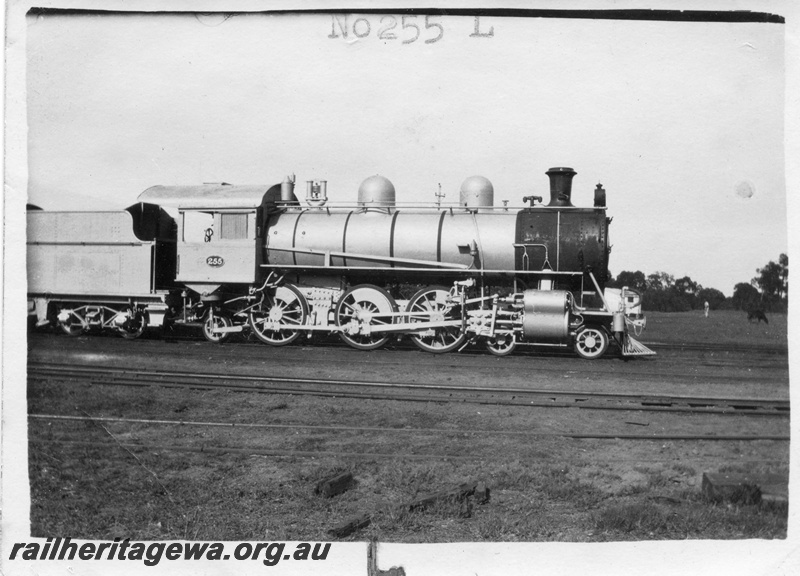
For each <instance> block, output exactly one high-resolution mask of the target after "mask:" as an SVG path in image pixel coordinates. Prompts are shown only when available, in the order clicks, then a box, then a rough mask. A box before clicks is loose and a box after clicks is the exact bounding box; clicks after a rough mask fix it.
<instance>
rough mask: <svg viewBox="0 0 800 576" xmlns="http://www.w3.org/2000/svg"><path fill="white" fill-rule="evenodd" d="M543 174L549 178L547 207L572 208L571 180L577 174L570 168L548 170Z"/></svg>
mask: <svg viewBox="0 0 800 576" xmlns="http://www.w3.org/2000/svg"><path fill="white" fill-rule="evenodd" d="M545 174H547V175H548V176H549V177H550V204H548V206H572V202H571V201H570V199H571V198H572V178H573V176H575V174H577V172H575V170H573V169H572V168H550V170H548V171H547V172H545Z"/></svg>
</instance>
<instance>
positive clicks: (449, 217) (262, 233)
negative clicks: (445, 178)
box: [28, 168, 653, 359]
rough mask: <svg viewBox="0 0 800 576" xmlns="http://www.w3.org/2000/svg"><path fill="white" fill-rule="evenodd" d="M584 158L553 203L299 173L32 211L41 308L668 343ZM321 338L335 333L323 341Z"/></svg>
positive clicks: (415, 333)
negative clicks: (405, 189)
mask: <svg viewBox="0 0 800 576" xmlns="http://www.w3.org/2000/svg"><path fill="white" fill-rule="evenodd" d="M575 174H576V173H575V171H574V170H572V169H571V168H551V169H550V170H548V171H547V175H548V176H549V177H550V202H549V203H548V204H547V205H544V204H543V202H542V198H541V197H536V196H526V197H525V198H523V203H525V202H527V203H528V205H525V206H522V207H517V208H512V207H509V206H503V207H495V206H493V196H494V190H493V187H492V184H491V183H490V182H489V181H488V180H487V179H486V178H483V177H481V176H472V177H470V178H467V179H466V180H465V181H464V183H463V184H462V186H461V190H460V201H459V203H458V204H457V205H455V204H454V205H443V204H436V205H419V204H416V205H415V204H405V205H402V204H399V203H397V202H396V201H395V189H394V186H393V185H392V184H391V182H390V181H389V180H387V179H386V178H384V177H382V176H372V177H370V178H368V179H367V180H365V181H364V182H363V183H362V185H361V187H360V188H359V191H358V200H357V202H356V203H355V204H337V203H334V202H330V201H329V199H328V197H327V183H326V182H325V181H308V182H307V185H306V197H305V199H304V202H302V203H301V202H300V201H299V200H298V199H297V196H296V195H295V192H294V177H293V176H292V177H287V178H286V179H285V180H284V181H283V182H282V183H281V184H276V185H273V186H232V185H229V184H218V185H209V184H206V185H202V186H173V187H166V186H155V187H152V188H149V189H148V190H145V191H144V192H143V193H142V194H141V195H140V196H139V203H137V204H135V205H133V206H131V207H129V208H128V209H127V210H125V211H119V212H46V211H41V210H29V212H28V286H29V313H30V314H31V315H32V316H35V318H36V320H35V322H36V324H37V325H48V324H54V325H57V326H58V327H60V329H61V330H63V331H64V332H65V333H66V334H69V335H79V334H83V333H85V332H87V331H89V330H90V329H96V328H100V329H103V328H105V329H112V330H114V331H116V332H118V333H120V334H121V335H122V336H123V337H126V338H136V337H139V336H140V335H141V334H142V333H143V332H144V331H145V329H146V328H147V327H148V326H154V327H161V328H162V329H165V330H167V331H169V330H173V329H174V328H176V327H181V326H186V327H196V328H197V329H199V330H202V333H203V335H204V336H205V338H206V339H208V340H210V341H212V342H223V341H225V340H227V339H229V338H230V337H231V335H232V334H235V333H237V332H247V333H248V334H251V335H253V336H255V337H256V338H257V339H258V340H260V341H262V342H264V343H266V344H270V345H274V346H283V345H287V344H290V343H292V342H295V341H296V340H297V339H298V338H307V337H310V336H312V335H315V334H317V335H338V336H339V337H340V338H341V339H342V340H343V341H344V342H345V343H346V344H348V345H349V346H352V347H354V348H357V349H362V350H371V349H375V348H379V347H381V346H383V345H385V344H386V343H387V342H389V341H390V340H397V339H399V338H408V339H409V340H410V341H411V342H412V343H413V344H414V345H416V346H417V347H419V348H420V349H422V350H424V351H427V352H432V353H443V352H450V351H456V350H462V349H464V348H466V347H468V346H470V345H471V344H476V343H478V344H481V345H485V346H486V348H487V349H488V350H489V351H490V352H492V353H493V354H496V355H505V354H509V353H511V352H512V351H514V350H515V349H516V348H517V347H518V346H535V347H536V348H537V349H541V348H542V347H545V348H546V347H550V348H553V349H563V350H574V351H575V352H576V353H577V354H578V355H579V356H581V357H583V358H587V359H594V358H599V357H601V356H603V355H604V354H605V353H606V352H607V350H608V349H609V347H610V346H612V345H613V346H614V347H615V348H616V349H617V350H618V352H619V353H620V354H621V355H622V356H623V357H629V356H640V355H649V354H653V352H652V351H651V350H649V349H648V348H646V347H645V346H644V345H642V344H641V343H640V342H638V341H637V340H636V339H635V338H634V337H633V336H632V335H631V333H632V332H633V333H636V334H638V332H639V331H641V330H642V329H643V328H644V325H645V318H644V316H643V315H642V310H641V296H640V295H639V294H638V293H637V292H635V291H633V290H630V289H628V288H622V289H611V288H604V285H605V282H606V281H607V279H608V257H609V252H610V248H609V243H608V228H609V224H610V222H611V219H610V218H608V217H607V216H606V202H605V190H604V189H603V188H602V186H601V185H599V184H598V185H597V188H596V190H595V191H594V206H592V207H591V208H579V207H575V206H573V205H572V203H571V193H572V178H573V177H574V176H575ZM320 340H322V339H320Z"/></svg>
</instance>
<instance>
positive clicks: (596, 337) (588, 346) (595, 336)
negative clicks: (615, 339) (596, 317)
mask: <svg viewBox="0 0 800 576" xmlns="http://www.w3.org/2000/svg"><path fill="white" fill-rule="evenodd" d="M607 349H608V335H607V334H606V333H605V331H604V330H603V329H601V328H596V327H594V326H589V327H586V328H583V329H582V330H580V331H579V332H578V334H577V335H576V336H575V352H577V354H578V356H580V357H581V358H586V359H587V360H594V359H596V358H600V357H601V356H602V355H603V354H605V352H606V350H607Z"/></svg>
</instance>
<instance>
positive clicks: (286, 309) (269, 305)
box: [250, 284, 308, 346]
mask: <svg viewBox="0 0 800 576" xmlns="http://www.w3.org/2000/svg"><path fill="white" fill-rule="evenodd" d="M307 317H308V303H307V302H306V298H305V296H303V294H302V292H300V290H298V289H297V288H296V287H295V286H293V285H291V284H284V285H283V286H279V287H278V288H276V289H275V293H274V294H272V295H270V294H265V295H264V300H263V301H262V302H261V305H260V306H259V307H256V308H254V309H253V310H252V311H251V312H250V328H252V330H253V334H255V335H256V338H258V339H259V340H261V341H262V342H264V343H266V344H269V345H271V346H286V345H287V344H291V343H292V342H294V341H295V340H297V339H298V338H299V337H300V335H301V334H302V331H300V330H292V329H291V328H288V327H285V328H279V329H274V326H275V324H278V325H287V324H288V325H289V326H302V325H303V324H305V323H306V318H307Z"/></svg>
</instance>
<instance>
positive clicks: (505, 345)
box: [486, 334, 517, 356]
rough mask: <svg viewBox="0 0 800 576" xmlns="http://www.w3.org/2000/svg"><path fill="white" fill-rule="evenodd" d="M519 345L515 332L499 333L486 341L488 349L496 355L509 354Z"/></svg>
mask: <svg viewBox="0 0 800 576" xmlns="http://www.w3.org/2000/svg"><path fill="white" fill-rule="evenodd" d="M516 347H517V339H516V338H515V337H514V335H513V334H498V335H496V336H495V337H494V338H490V339H489V340H487V341H486V349H487V350H488V351H489V352H491V353H492V354H494V355H495V356H508V355H509V354H511V353H512V352H513V351H514V349H515V348H516Z"/></svg>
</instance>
